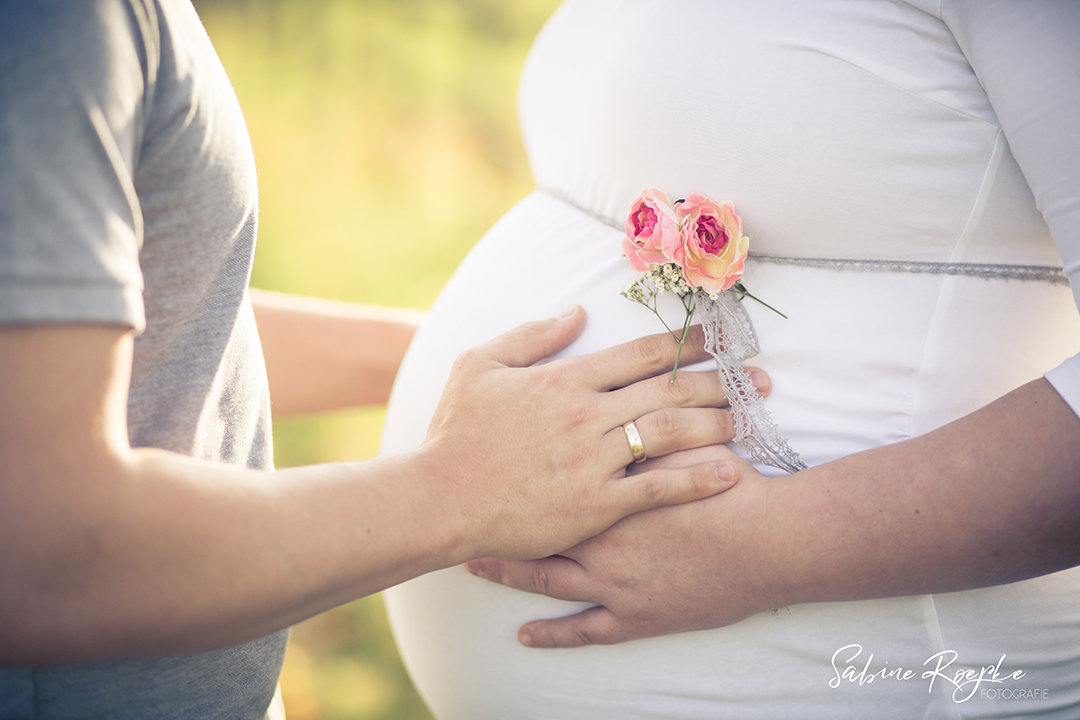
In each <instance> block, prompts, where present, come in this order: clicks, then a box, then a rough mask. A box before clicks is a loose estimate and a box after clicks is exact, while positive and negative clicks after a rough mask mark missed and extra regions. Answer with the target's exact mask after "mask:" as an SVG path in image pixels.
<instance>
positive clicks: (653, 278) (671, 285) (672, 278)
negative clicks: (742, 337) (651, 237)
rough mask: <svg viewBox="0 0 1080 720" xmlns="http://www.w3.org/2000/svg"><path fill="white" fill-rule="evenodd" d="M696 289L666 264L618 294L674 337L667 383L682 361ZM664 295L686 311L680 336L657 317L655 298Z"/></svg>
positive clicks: (657, 266)
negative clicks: (673, 297) (670, 295)
mask: <svg viewBox="0 0 1080 720" xmlns="http://www.w3.org/2000/svg"><path fill="white" fill-rule="evenodd" d="M699 290H701V288H692V287H690V284H689V283H688V282H686V278H685V277H684V276H683V273H682V269H681V268H680V267H679V266H678V265H677V264H676V263H673V262H669V263H664V264H662V265H653V266H651V267H650V268H649V269H648V270H646V271H645V273H644V274H643V275H642V276H641V277H639V278H638V279H637V280H635V281H634V282H632V283H630V286H629V287H627V288H626V289H625V290H623V291H622V293H620V294H621V295H622V296H623V297H624V298H626V299H627V300H633V301H634V302H636V303H638V304H639V305H643V306H644V307H646V308H648V309H649V310H650V311H651V312H652V314H653V315H655V316H656V317H658V318H660V322H661V323H663V325H664V328H665V329H667V331H668V332H669V333H671V337H673V338H675V342H677V343H678V344H679V349H678V351H677V352H676V354H675V367H674V368H673V369H672V371H671V382H675V373H676V372H678V370H679V360H680V359H681V358H682V349H683V343H684V342H686V332H687V330H689V329H690V323H691V321H692V320H693V319H694V293H696V292H698V291H699ZM701 291H702V292H704V291H703V290H701ZM666 292H673V293H675V294H676V295H677V296H678V297H679V300H680V301H681V302H682V305H683V308H684V309H685V310H686V318H685V319H684V320H683V326H682V333H681V334H679V335H676V334H675V331H674V330H672V329H671V326H669V325H668V324H667V321H666V320H664V316H663V315H661V314H660V311H659V309H658V308H657V307H656V299H657V298H658V297H659V296H661V295H663V294H664V293H666ZM747 294H749V293H747Z"/></svg>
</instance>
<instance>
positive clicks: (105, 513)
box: [0, 450, 467, 663]
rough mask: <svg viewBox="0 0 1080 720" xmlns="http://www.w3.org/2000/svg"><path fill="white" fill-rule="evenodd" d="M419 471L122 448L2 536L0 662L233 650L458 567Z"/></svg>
mask: <svg viewBox="0 0 1080 720" xmlns="http://www.w3.org/2000/svg"><path fill="white" fill-rule="evenodd" d="M424 467H425V460H424V458H423V457H422V455H420V454H414V455H407V456H400V457H395V458H385V459H379V460H375V461H368V462H365V463H347V464H337V465H326V466H319V467H311V468H296V469H291V470H286V471H281V472H277V473H267V472H256V471H250V470H246V469H241V468H233V467H229V466H225V465H221V464H217V463H207V462H200V461H196V460H192V459H190V458H186V457H182V456H177V455H172V454H168V453H163V452H159V451H151V450H134V451H131V453H130V454H129V455H127V456H126V457H122V458H118V459H116V461H115V462H114V463H109V464H106V465H102V466H98V467H93V468H89V469H88V470H87V471H86V472H84V474H83V476H82V479H83V480H84V481H85V482H84V483H81V488H78V489H76V488H71V489H70V491H65V490H64V489H62V488H57V490H58V491H57V492H54V493H50V494H49V495H47V496H46V497H44V498H42V499H39V500H38V501H36V502H35V503H34V505H33V506H32V507H24V508H23V509H22V512H21V513H20V518H19V519H18V520H17V521H16V522H14V523H9V524H8V526H7V527H6V528H5V529H4V530H3V531H2V532H0V536H2V537H3V538H4V540H5V542H4V546H5V547H8V548H12V547H21V548H22V549H23V552H20V553H17V554H8V556H7V558H6V560H4V562H3V565H4V567H3V575H4V578H5V582H4V585H5V588H6V590H5V592H4V595H6V597H4V599H3V604H2V606H3V614H4V615H6V620H5V622H4V623H2V624H0V627H2V628H3V632H4V635H5V636H4V637H3V638H0V662H18V663H27V662H59V661H66V660H77V659H83V658H92V657H107V656H131V655H149V654H161V653H172V652H178V651H187V650H200V649H207V648H210V647H216V646H223V645H229V644H235V643H239V642H242V641H245V640H250V639H253V638H256V637H259V636H262V635H265V634H267V633H269V632H272V631H274V630H277V629H280V628H283V627H286V626H288V625H290V624H292V623H294V622H296V621H299V620H301V619H304V618H306V617H310V616H311V615H314V614H316V613H318V612H320V611H323V610H326V609H328V608H330V607H333V606H335V605H338V604H340V603H343V602H347V601H349V600H352V599H355V598H358V597H361V596H364V595H367V594H370V593H373V592H377V591H379V590H381V589H383V588H385V587H388V586H390V585H393V584H395V583H397V582H400V581H402V580H405V579H408V578H410V577H414V576H416V575H419V574H422V573H424V572H427V571H430V570H433V569H436V568H439V567H445V566H449V565H452V564H455V563H458V562H461V561H463V560H465V559H467V558H466V557H465V556H463V555H461V554H460V553H461V552H462V548H463V543H462V542H461V539H462V526H463V525H464V523H463V522H459V521H460V519H461V518H460V516H459V515H458V514H455V513H454V512H453V511H452V507H449V506H448V503H446V502H445V501H444V500H443V501H438V502H436V501H435V497H436V496H438V493H432V492H425V491H424V487H425V480H426V479H427V478H426V477H425V470H424ZM39 480H41V481H42V482H46V481H47V480H46V479H44V478H40V479H39ZM41 527H48V528H51V529H52V531H51V532H50V533H49V534H48V535H47V536H43V535H42V534H41V533H38V532H36V531H35V529H36V528H41ZM31 540H32V541H31ZM16 593H17V594H16Z"/></svg>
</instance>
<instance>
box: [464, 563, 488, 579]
mask: <svg viewBox="0 0 1080 720" xmlns="http://www.w3.org/2000/svg"><path fill="white" fill-rule="evenodd" d="M483 565H484V564H483V563H482V562H480V561H478V560H470V561H469V562H467V563H465V569H466V570H468V571H469V572H471V573H472V574H473V575H475V576H477V577H484V568H483Z"/></svg>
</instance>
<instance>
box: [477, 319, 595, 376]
mask: <svg viewBox="0 0 1080 720" xmlns="http://www.w3.org/2000/svg"><path fill="white" fill-rule="evenodd" d="M584 327H585V311H584V310H583V309H582V308H581V306H580V305H571V306H570V307H568V308H567V309H566V310H563V312H562V314H560V315H559V316H558V317H554V318H548V319H547V320H533V321H531V322H527V323H525V324H523V325H518V326H517V327H516V328H514V329H513V330H510V331H507V332H505V333H503V334H502V335H499V336H498V337H497V338H495V339H493V340H489V341H488V342H486V343H484V344H483V345H481V346H480V347H479V348H478V350H480V351H481V352H482V353H483V354H484V355H486V356H488V357H489V358H491V359H492V360H494V361H495V362H497V363H500V364H502V365H506V366H507V367H528V366H530V365H533V364H535V363H538V362H540V361H541V360H543V359H544V358H546V357H549V356H551V355H554V354H555V353H557V352H559V351H560V350H562V349H563V348H565V347H566V346H567V345H569V344H570V343H572V342H574V340H576V339H577V337H578V335H580V334H581V330H582V329H583V328H584Z"/></svg>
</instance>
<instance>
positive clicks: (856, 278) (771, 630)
mask: <svg viewBox="0 0 1080 720" xmlns="http://www.w3.org/2000/svg"><path fill="white" fill-rule="evenodd" d="M620 238H621V234H620V233H619V232H618V231H616V230H613V229H612V228H610V227H607V226H606V225H603V224H601V223H598V222H597V221H595V220H593V219H592V218H590V217H588V216H586V215H584V214H582V213H580V212H579V211H576V210H574V209H572V208H569V207H567V206H565V205H563V204H562V203H560V202H558V201H556V200H553V199H551V198H548V197H546V196H542V195H533V196H530V197H529V198H527V199H526V200H525V201H523V202H522V203H521V204H520V205H519V206H518V207H516V208H515V209H514V210H512V211H511V212H510V213H509V214H508V215H507V216H506V217H505V218H504V219H503V220H502V221H500V223H499V224H497V225H496V226H495V227H494V228H493V229H492V231H491V232H490V233H489V234H488V235H487V236H486V237H485V238H484V240H483V241H481V243H480V244H478V246H477V247H476V249H475V250H474V252H473V253H472V254H471V255H470V256H469V258H467V259H466V261H465V262H464V263H463V264H462V266H461V268H460V269H459V271H458V272H457V273H456V274H455V276H454V278H453V279H452V280H451V281H450V283H448V285H447V287H446V289H445V290H444V292H443V294H442V295H441V296H440V298H439V300H438V301H437V302H436V304H435V306H434V307H433V308H432V311H431V313H430V315H429V318H428V320H427V322H426V324H425V326H424V327H423V328H422V329H421V331H420V332H419V333H418V335H417V337H416V340H415V341H414V343H413V346H412V347H411V348H410V350H409V354H408V357H407V358H406V361H405V363H404V365H403V367H402V369H401V372H400V374H399V376H398V381H397V384H396V386H395V390H394V394H393V398H392V400H391V404H390V408H389V412H388V416H387V422H386V428H385V431H384V440H383V450H384V451H385V452H395V451H402V450H408V449H411V448H413V447H415V446H416V445H418V444H419V443H420V442H421V441H422V440H423V437H424V433H425V431H426V428H427V425H428V422H429V419H430V417H431V414H432V412H433V411H434V407H435V404H436V402H437V400H438V397H439V394H440V393H441V390H442V386H443V384H444V383H445V380H446V377H447V375H448V373H449V369H450V366H451V364H452V362H453V359H454V358H455V357H456V355H457V354H458V353H459V352H460V351H461V350H463V349H465V348H467V347H469V346H472V345H475V344H477V343H480V342H483V341H485V340H487V339H490V338H491V337H492V336H494V335H496V334H498V333H499V332H502V331H503V330H505V329H508V328H510V327H512V326H514V325H516V324H518V323H520V322H524V321H525V320H529V319H533V318H538V317H546V316H550V315H554V314H556V313H558V312H559V311H560V310H561V309H562V308H564V307H565V306H566V305H569V304H570V303H574V302H576V303H580V304H581V305H582V306H584V308H585V310H586V312H587V313H588V316H589V320H588V323H587V325H586V329H585V331H584V333H583V334H582V336H581V337H580V338H579V339H578V340H577V341H576V342H575V343H574V344H573V345H571V346H570V347H569V348H568V349H567V350H566V351H564V352H565V353H566V354H580V353H585V352H591V351H594V350H598V349H601V348H604V347H609V346H611V345H614V344H617V343H620V342H624V341H627V340H630V339H633V338H635V337H638V336H641V335H645V334H650V333H655V332H659V331H661V330H662V327H661V326H660V324H659V322H658V321H657V320H656V318H655V317H653V316H652V315H651V314H650V313H649V312H648V311H647V310H645V309H644V308H642V307H640V306H638V305H635V304H633V303H631V302H629V301H627V300H625V299H624V298H622V297H620V296H619V291H620V290H622V289H623V288H624V287H626V285H627V284H629V282H630V281H631V280H632V279H633V275H632V273H631V272H630V270H629V267H628V265H627V261H626V259H625V258H623V257H621V253H620V250H619V240H620ZM745 282H746V285H747V286H748V287H749V288H750V289H751V291H752V292H754V293H755V294H756V295H758V296H760V297H762V298H763V299H765V300H767V301H768V302H769V303H770V304H772V305H774V306H776V307H778V308H779V309H781V310H782V311H784V312H785V313H786V314H787V315H788V319H786V320H785V319H783V318H780V317H778V316H776V315H773V314H772V313H771V312H769V311H768V310H765V309H764V308H760V307H749V308H748V310H749V312H750V313H751V315H752V318H753V321H754V323H755V327H756V329H757V332H758V334H759V336H760V338H761V345H762V354H761V355H760V356H759V357H757V358H755V359H754V361H753V362H754V363H755V364H757V365H760V366H761V367H764V368H765V369H766V370H768V371H769V373H770V375H771V376H772V379H773V387H774V392H773V394H772V395H771V396H770V397H769V398H768V400H767V405H768V407H769V410H770V412H771V413H772V416H773V419H774V420H775V421H776V424H777V426H778V427H779V429H780V431H781V433H783V434H784V435H785V437H786V438H787V439H788V441H789V442H790V444H791V446H792V447H793V448H794V449H795V450H796V451H797V452H798V453H799V454H800V455H801V456H802V458H803V460H804V461H806V462H807V463H808V464H810V465H815V464H819V463H822V462H827V461H828V460H831V459H834V458H836V457H839V456H842V455H846V454H849V453H851V452H856V451H859V450H863V449H866V448H870V447H874V446H877V445H881V444H884V443H889V442H895V441H899V440H903V439H906V438H908V437H911V436H912V435H914V434H919V433H922V432H925V431H927V430H930V429H932V428H933V427H937V426H939V425H941V424H943V423H945V422H948V421H949V420H951V419H953V418H955V417H958V416H960V415H962V414H964V413H966V412H969V411H971V410H973V409H975V408H977V407H979V406H980V405H982V404H984V403H985V402H987V401H989V400H991V399H993V398H994V397H996V396H998V395H1000V394H1002V393H1004V392H1006V391H1008V390H1009V389H1012V388H1013V387H1016V386H1018V385H1020V384H1022V383H1023V382H1025V381H1027V380H1029V379H1032V378H1034V377H1038V376H1039V375H1040V374H1041V373H1042V372H1043V371H1045V370H1047V369H1049V368H1050V367H1053V366H1054V365H1055V364H1056V363H1057V362H1060V361H1061V360H1062V359H1064V357H1067V356H1068V355H1069V354H1070V353H1071V352H1075V351H1076V349H1078V348H1080V340H1078V338H1080V332H1077V331H1076V329H1077V326H1078V323H1077V320H1076V317H1075V316H1076V310H1075V308H1074V307H1073V305H1072V300H1071V294H1070V293H1069V291H1068V289H1067V288H1066V289H1062V288H1055V287H1053V286H1048V285H1041V284H1039V283H1017V282H1011V283H1008V284H1007V287H1005V288H1002V287H998V286H995V285H994V284H993V283H991V282H988V281H985V280H982V279H973V278H954V277H948V276H930V275H910V274H905V275H900V274H890V273H874V272H870V273H857V272H845V273H840V272H836V271H831V270H821V269H808V268H793V267H782V266H777V265H767V264H763V263H754V262H751V263H750V264H749V265H748V269H747V273H746V275H745ZM667 312H670V313H671V315H670V317H671V318H672V319H674V320H679V319H681V315H680V313H681V308H680V307H679V305H678V304H677V302H675V301H673V302H672V304H671V305H670V306H668V308H667ZM1062 327H1065V328H1072V329H1073V332H1071V333H1065V334H1064V336H1063V334H1062V332H1061V328H1062ZM973 378H977V381H973ZM766 470H767V472H768V473H769V474H773V475H775V474H777V472H778V471H775V470H772V469H771V468H769V469H766ZM1032 583H1034V584H1032ZM1032 583H1020V584H1017V585H1015V586H1007V589H997V590H990V591H982V592H977V593H957V594H954V595H951V596H948V597H947V598H933V597H915V598H899V599H889V600H880V601H873V602H863V603H846V604H842V605H837V604H818V605H804V606H796V607H791V608H782V609H778V610H777V611H775V612H772V613H764V614H762V615H759V616H756V617H753V618H750V619H749V620H747V621H745V622H742V623H739V624H738V625H736V626H734V627H730V628H724V629H721V630H713V631H707V632H697V633H688V634H683V635H678V636H671V637H665V638H655V639H650V640H644V641H638V642H633V643H627V644H624V645H619V646H613V647H590V648H582V649H577V650H566V651H538V650H529V649H526V648H523V647H521V646H520V645H518V643H517V641H516V632H517V628H518V627H519V626H520V625H521V624H522V623H524V622H526V621H528V620H532V619H535V618H539V617H551V616H557V615H564V614H567V613H572V612H577V611H578V610H580V609H582V608H583V607H584V606H583V605H581V604H576V603H567V602H562V601H555V600H551V599H549V598H545V597H540V596H534V595H528V594H525V593H521V592H517V591H513V590H509V589H507V588H504V587H500V586H497V585H492V584H489V583H486V582H484V581H481V580H478V579H476V578H474V577H472V576H471V575H469V574H468V573H467V572H466V571H465V570H464V569H462V568H452V569H449V570H446V571H442V572H439V573H433V574H431V575H428V576H426V577H424V578H421V579H418V580H415V581H413V582H410V583H406V584H404V585H402V586H399V587H397V588H394V589H392V590H390V591H387V593H386V599H387V605H388V609H389V613H390V617H391V622H392V624H393V627H394V631H395V634H396V636H397V639H398V642H399V645H400V647H401V650H402V654H403V657H404V659H405V661H406V664H407V665H408V667H409V670H410V672H411V673H412V675H413V678H414V680H415V682H416V683H417V686H418V687H419V689H420V691H421V693H422V694H423V695H424V697H425V699H427V701H428V702H429V704H430V705H431V707H432V708H433V710H434V711H435V713H436V714H437V715H438V716H439V717H440V718H442V719H443V720H452V719H454V718H462V719H468V720H476V719H477V718H500V719H502V718H533V717H535V718H560V719H565V718H578V717H580V718H608V717H611V718H638V717H641V718H645V717H650V718H651V717H655V718H676V717H680V718H681V717H686V718H699V717H700V718H716V717H725V716H732V717H739V718H757V717H760V718H772V719H775V718H783V717H828V718H841V717H852V718H865V717H868V716H870V715H869V714H870V713H873V714H874V716H875V717H881V718H887V717H923V716H924V714H925V715H926V716H929V717H950V718H951V717H957V715H956V711H957V706H956V705H955V703H954V701H953V700H952V699H951V696H950V695H949V694H948V693H947V692H945V690H944V689H940V684H939V689H935V691H934V692H932V693H931V692H929V688H928V687H927V684H926V683H925V682H919V681H915V682H911V681H907V682H905V681H898V680H895V679H894V681H893V682H888V683H886V682H882V681H879V682H874V683H873V684H872V685H865V684H859V683H857V682H852V681H850V679H843V681H842V682H841V681H840V680H836V681H835V682H831V681H834V679H836V678H837V677H838V675H837V672H838V671H837V665H836V663H837V660H836V657H835V654H836V652H837V651H838V650H840V649H841V648H844V647H848V646H851V645H852V644H858V645H860V646H861V647H863V648H865V652H863V654H862V655H861V656H860V658H861V659H859V658H856V659H855V660H852V661H851V664H855V663H856V662H860V663H865V662H866V661H867V660H868V659H869V655H870V654H871V653H873V654H874V657H875V662H878V661H880V662H882V663H888V667H892V668H895V667H899V666H902V667H904V668H914V669H916V670H917V671H919V672H921V671H922V670H923V663H924V662H925V661H926V660H927V659H928V658H930V657H932V656H933V655H934V654H935V653H938V652H941V651H943V650H949V649H953V650H956V651H957V652H959V653H960V654H961V655H962V656H965V657H964V658H963V660H964V662H965V664H970V665H986V664H993V663H994V662H996V661H997V660H998V658H999V656H1000V655H1001V654H1002V653H1009V652H1014V653H1019V652H1022V651H1024V650H1025V649H1028V648H1034V647H1046V643H1053V644H1055V645H1060V642H1061V634H1060V633H1061V629H1062V623H1061V613H1060V612H1057V614H1056V615H1048V614H1047V613H1046V612H1044V608H1045V607H1049V606H1054V607H1057V608H1059V609H1060V608H1061V607H1062V605H1061V603H1060V602H1059V600H1062V599H1063V598H1066V597H1071V596H1074V594H1075V591H1076V590H1077V589H1080V588H1076V587H1075V585H1076V584H1077V580H1076V576H1075V575H1074V574H1071V573H1062V574H1059V575H1058V576H1051V578H1048V579H1043V580H1040V581H1032ZM1016 588H1020V590H1016ZM1032 588H1036V589H1037V591H1036V590H1033V589H1032ZM1010 592H1011V593H1013V594H1012V595H1008V593H1010ZM995 593H997V595H995ZM1001 593H1006V595H1004V596H1002V595H1001ZM1017 593H1018V594H1017ZM1001 597H1007V598H1009V599H1008V601H1007V602H1001V601H1000V599H1001ZM995 598H998V600H995ZM1055 598H1056V600H1055ZM1070 603H1071V601H1070ZM942 608H946V610H945V611H944V612H943V610H942ZM1072 614H1073V615H1075V614H1076V613H1072ZM1072 620H1080V617H1075V618H1073V617H1071V616H1070V621H1072ZM974 628H979V632H975V631H974V630H973V629H974ZM946 630H948V632H949V633H950V634H951V635H952V636H954V637H956V638H959V639H960V641H962V644H963V647H953V648H949V647H948V644H949V642H950V638H949V637H947V636H944V635H943V633H944V632H945V631H946ZM1064 632H1065V634H1066V635H1068V637H1069V640H1070V641H1071V642H1073V644H1072V648H1073V650H1071V651H1068V652H1063V653H1062V655H1061V657H1060V658H1059V661H1057V662H1055V663H1052V666H1053V669H1052V670H1046V672H1047V673H1048V675H1047V676H1046V681H1047V682H1050V681H1053V682H1055V683H1057V684H1058V687H1059V693H1058V696H1059V698H1064V699H1062V700H1061V702H1063V703H1065V704H1066V705H1067V704H1068V702H1071V700H1069V699H1068V698H1069V697H1070V695H1069V693H1072V697H1073V699H1075V698H1076V697H1080V694H1078V693H1080V689H1078V688H1080V681H1078V679H1077V678H1075V677H1072V678H1070V679H1069V680H1068V681H1066V679H1064V677H1063V675H1062V673H1063V670H1062V668H1071V669H1072V670H1073V671H1074V672H1073V674H1074V675H1076V674H1077V672H1075V671H1076V670H1077V667H1078V665H1080V661H1078V662H1074V659H1075V658H1074V657H1073V656H1074V655H1080V650H1076V649H1077V648H1080V622H1072V624H1071V625H1070V626H1068V629H1067V630H1066V631H1064ZM1018 638H1019V639H1018ZM1005 645H1007V646H1008V647H1005ZM847 652H848V654H851V651H847ZM860 667H862V666H861V665H860ZM843 669H844V667H843V663H841V667H840V672H841V673H842V672H843ZM871 672H872V671H871ZM849 674H851V673H849ZM917 676H918V675H917ZM975 707H976V706H975V705H965V706H964V708H965V712H970V711H971V710H972V709H973V708H975ZM980 707H982V708H983V711H985V714H986V716H988V717H993V716H995V715H994V714H993V713H994V712H996V710H994V707H996V706H992V705H988V704H986V703H983V704H982V705H981V706H980ZM1040 707H1041V709H1042V710H1049V709H1052V708H1051V706H1049V705H1046V704H1044V705H1042V706H1040ZM965 717H967V715H965Z"/></svg>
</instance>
